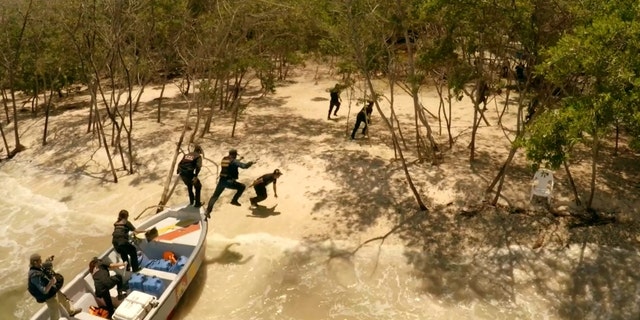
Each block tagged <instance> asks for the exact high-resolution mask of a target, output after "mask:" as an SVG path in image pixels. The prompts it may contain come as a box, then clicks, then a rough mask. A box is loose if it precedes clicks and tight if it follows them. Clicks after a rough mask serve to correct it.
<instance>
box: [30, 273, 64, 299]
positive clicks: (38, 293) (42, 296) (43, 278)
mask: <svg viewBox="0 0 640 320" xmlns="http://www.w3.org/2000/svg"><path fill="white" fill-rule="evenodd" d="M33 278H38V281H40V285H42V286H43V287H46V286H47V285H48V284H49V279H47V277H46V276H45V275H44V272H42V269H40V268H37V267H31V268H29V278H28V279H27V281H28V282H29V293H30V294H31V295H32V296H33V297H34V298H36V301H38V303H43V302H45V301H47V300H49V299H50V298H51V297H53V296H55V295H56V292H58V289H57V288H56V287H55V286H53V287H51V289H49V292H47V293H42V292H41V291H40V289H39V288H38V287H37V286H36V285H35V284H33V283H31V279H33Z"/></svg>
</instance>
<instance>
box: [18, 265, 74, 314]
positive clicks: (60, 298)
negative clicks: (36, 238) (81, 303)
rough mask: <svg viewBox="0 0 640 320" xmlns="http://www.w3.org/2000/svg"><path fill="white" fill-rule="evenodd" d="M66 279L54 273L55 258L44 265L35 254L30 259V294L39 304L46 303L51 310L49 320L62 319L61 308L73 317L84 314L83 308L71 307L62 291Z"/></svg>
mask: <svg viewBox="0 0 640 320" xmlns="http://www.w3.org/2000/svg"><path fill="white" fill-rule="evenodd" d="M63 281H64V278H62V276H60V275H59V274H58V273H55V272H54V271H53V256H50V257H49V258H47V260H46V261H45V262H44V263H43V262H42V257H41V256H40V255H39V254H37V253H34V254H32V255H31V256H30V257H29V277H28V289H29V293H30V294H31V295H32V296H33V297H34V298H35V299H36V301H37V302H38V303H43V302H44V303H46V304H47V308H48V310H49V319H53V320H57V319H60V307H62V308H64V309H65V310H66V311H67V313H68V314H69V316H71V317H73V316H75V315H76V314H78V313H80V312H82V309H81V308H73V307H71V303H70V301H69V299H67V296H65V295H64V294H63V293H62V292H61V291H60V289H62V285H63Z"/></svg>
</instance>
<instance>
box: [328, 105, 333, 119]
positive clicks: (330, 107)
mask: <svg viewBox="0 0 640 320" xmlns="http://www.w3.org/2000/svg"><path fill="white" fill-rule="evenodd" d="M332 110H333V101H329V114H328V115H327V119H331V111H332Z"/></svg>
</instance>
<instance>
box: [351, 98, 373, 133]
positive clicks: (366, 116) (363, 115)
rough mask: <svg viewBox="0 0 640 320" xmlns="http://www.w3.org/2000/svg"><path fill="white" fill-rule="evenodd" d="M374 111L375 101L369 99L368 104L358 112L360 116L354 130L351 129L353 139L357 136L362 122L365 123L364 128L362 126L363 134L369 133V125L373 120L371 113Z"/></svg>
mask: <svg viewBox="0 0 640 320" xmlns="http://www.w3.org/2000/svg"><path fill="white" fill-rule="evenodd" d="M372 112H373V101H368V102H367V105H366V106H365V107H364V108H362V110H360V112H358V116H357V117H356V125H355V126H354V127H353V131H351V139H355V138H356V131H358V128H360V124H361V123H364V128H362V134H367V125H368V124H369V123H370V122H371V113H372Z"/></svg>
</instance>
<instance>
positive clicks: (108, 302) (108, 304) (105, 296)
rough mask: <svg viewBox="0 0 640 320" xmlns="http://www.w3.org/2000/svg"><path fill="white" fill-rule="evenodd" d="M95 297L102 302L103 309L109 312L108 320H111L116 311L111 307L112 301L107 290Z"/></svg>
mask: <svg viewBox="0 0 640 320" xmlns="http://www.w3.org/2000/svg"><path fill="white" fill-rule="evenodd" d="M96 296H97V297H98V298H102V300H104V309H105V310H107V312H109V319H111V317H112V316H113V313H114V312H115V311H116V308H115V307H114V306H113V301H112V300H111V294H110V293H109V291H108V290H107V291H105V292H101V293H100V294H99V295H98V294H96Z"/></svg>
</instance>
